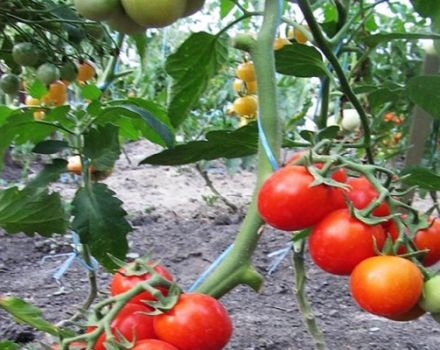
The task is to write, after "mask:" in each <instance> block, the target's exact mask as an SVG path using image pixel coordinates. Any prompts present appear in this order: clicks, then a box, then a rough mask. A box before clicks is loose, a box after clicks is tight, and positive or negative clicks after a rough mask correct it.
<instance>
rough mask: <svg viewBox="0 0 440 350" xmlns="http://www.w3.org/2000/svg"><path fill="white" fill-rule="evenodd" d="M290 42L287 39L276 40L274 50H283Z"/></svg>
mask: <svg viewBox="0 0 440 350" xmlns="http://www.w3.org/2000/svg"><path fill="white" fill-rule="evenodd" d="M289 44H290V41H289V40H288V39H286V38H276V39H275V41H274V43H273V49H274V50H275V51H277V50H281V49H282V48H283V47H284V46H286V45H289Z"/></svg>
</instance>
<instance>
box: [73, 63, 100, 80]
mask: <svg viewBox="0 0 440 350" xmlns="http://www.w3.org/2000/svg"><path fill="white" fill-rule="evenodd" d="M95 74H96V69H95V66H94V65H93V63H91V62H90V61H86V62H83V63H80V64H79V65H78V76H77V77H76V79H77V80H78V81H83V82H84V81H89V80H92V79H93V77H94V76H95Z"/></svg>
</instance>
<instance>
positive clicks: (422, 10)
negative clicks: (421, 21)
mask: <svg viewBox="0 0 440 350" xmlns="http://www.w3.org/2000/svg"><path fill="white" fill-rule="evenodd" d="M411 3H412V5H413V6H414V10H416V11H417V13H418V14H419V15H420V16H422V17H431V16H433V15H435V14H438V13H440V2H438V0H411Z"/></svg>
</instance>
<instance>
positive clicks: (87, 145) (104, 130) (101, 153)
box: [84, 124, 121, 170]
mask: <svg viewBox="0 0 440 350" xmlns="http://www.w3.org/2000/svg"><path fill="white" fill-rule="evenodd" d="M120 154H121V148H120V145H119V128H118V127H117V126H115V125H112V124H106V125H104V126H97V127H96V128H92V129H90V130H89V131H88V132H87V133H85V134H84V155H85V156H86V157H88V158H89V159H91V165H93V167H94V168H95V169H96V170H110V169H113V167H114V165H115V162H116V161H117V160H118V159H119V155H120Z"/></svg>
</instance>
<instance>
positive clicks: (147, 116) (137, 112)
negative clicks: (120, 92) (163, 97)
mask: <svg viewBox="0 0 440 350" xmlns="http://www.w3.org/2000/svg"><path fill="white" fill-rule="evenodd" d="M99 122H100V123H108V122H111V123H113V124H115V125H118V126H119V128H120V130H121V134H122V135H123V136H124V137H127V138H129V139H138V138H139V137H141V136H144V137H145V138H147V139H148V140H150V141H151V142H154V143H156V144H158V145H161V146H166V147H173V145H174V128H173V127H172V126H171V122H170V121H169V119H168V116H167V114H166V113H165V111H164V110H163V109H162V108H161V107H160V106H158V105H157V104H155V103H154V102H150V101H145V100H142V99H130V100H129V101H116V103H115V105H112V106H111V107H108V108H106V109H104V110H103V111H102V112H101V114H100V115H99Z"/></svg>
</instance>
